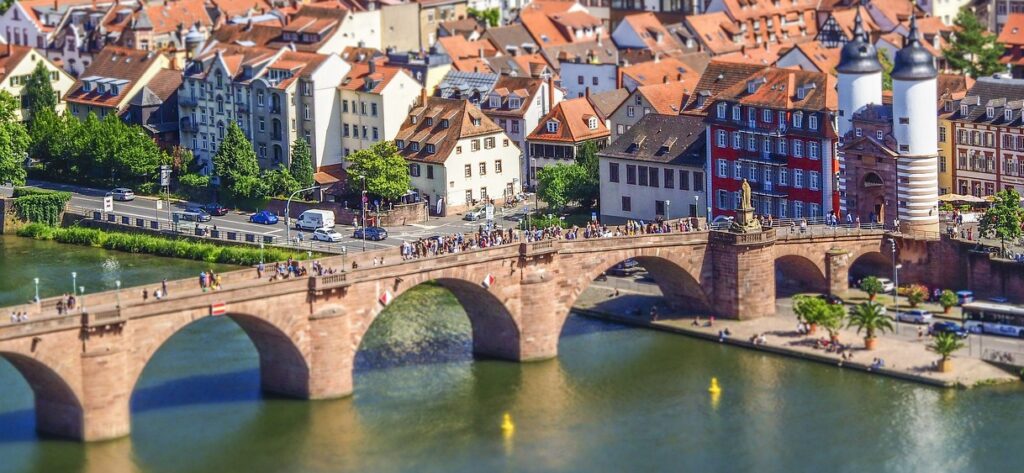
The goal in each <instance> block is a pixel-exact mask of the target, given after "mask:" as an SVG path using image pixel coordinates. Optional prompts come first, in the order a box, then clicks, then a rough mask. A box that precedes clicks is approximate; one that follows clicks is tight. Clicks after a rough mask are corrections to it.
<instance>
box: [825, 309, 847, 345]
mask: <svg viewBox="0 0 1024 473" xmlns="http://www.w3.org/2000/svg"><path fill="white" fill-rule="evenodd" d="M845 316H846V311H844V310H843V305H842V304H826V305H825V309H824V311H823V312H822V314H821V326H822V327H825V330H827V331H828V338H829V340H831V341H832V343H839V330H840V329H841V328H843V319H844V318H845Z"/></svg>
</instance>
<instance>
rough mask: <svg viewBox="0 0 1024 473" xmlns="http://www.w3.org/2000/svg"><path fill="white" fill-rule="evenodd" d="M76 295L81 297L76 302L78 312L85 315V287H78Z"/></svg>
mask: <svg viewBox="0 0 1024 473" xmlns="http://www.w3.org/2000/svg"><path fill="white" fill-rule="evenodd" d="M78 294H79V295H80V297H81V299H80V300H79V301H78V312H79V313H85V286H78Z"/></svg>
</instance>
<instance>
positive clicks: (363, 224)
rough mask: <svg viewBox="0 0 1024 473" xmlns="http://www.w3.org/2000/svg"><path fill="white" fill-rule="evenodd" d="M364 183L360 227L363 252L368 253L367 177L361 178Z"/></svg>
mask: <svg viewBox="0 0 1024 473" xmlns="http://www.w3.org/2000/svg"><path fill="white" fill-rule="evenodd" d="M359 178H360V179H361V180H362V181H363V191H362V193H361V194H360V196H359V204H360V205H359V209H360V210H359V216H360V220H359V226H360V227H361V228H362V229H363V231H362V234H363V251H366V176H359Z"/></svg>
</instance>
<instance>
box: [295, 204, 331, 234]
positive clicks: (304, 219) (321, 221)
mask: <svg viewBox="0 0 1024 473" xmlns="http://www.w3.org/2000/svg"><path fill="white" fill-rule="evenodd" d="M295 228H297V229H299V230H316V229H318V228H334V212H331V211H330V210H316V209H314V210H307V211H305V212H302V215H299V218H298V220H296V221H295Z"/></svg>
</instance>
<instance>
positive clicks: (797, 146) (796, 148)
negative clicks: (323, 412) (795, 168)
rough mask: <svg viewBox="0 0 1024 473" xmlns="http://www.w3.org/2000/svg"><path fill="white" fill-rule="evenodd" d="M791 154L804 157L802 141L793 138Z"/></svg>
mask: <svg viewBox="0 0 1024 473" xmlns="http://www.w3.org/2000/svg"><path fill="white" fill-rule="evenodd" d="M793 156H795V157H797V158H802V157H804V143H803V142H802V141H800V140H793Z"/></svg>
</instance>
